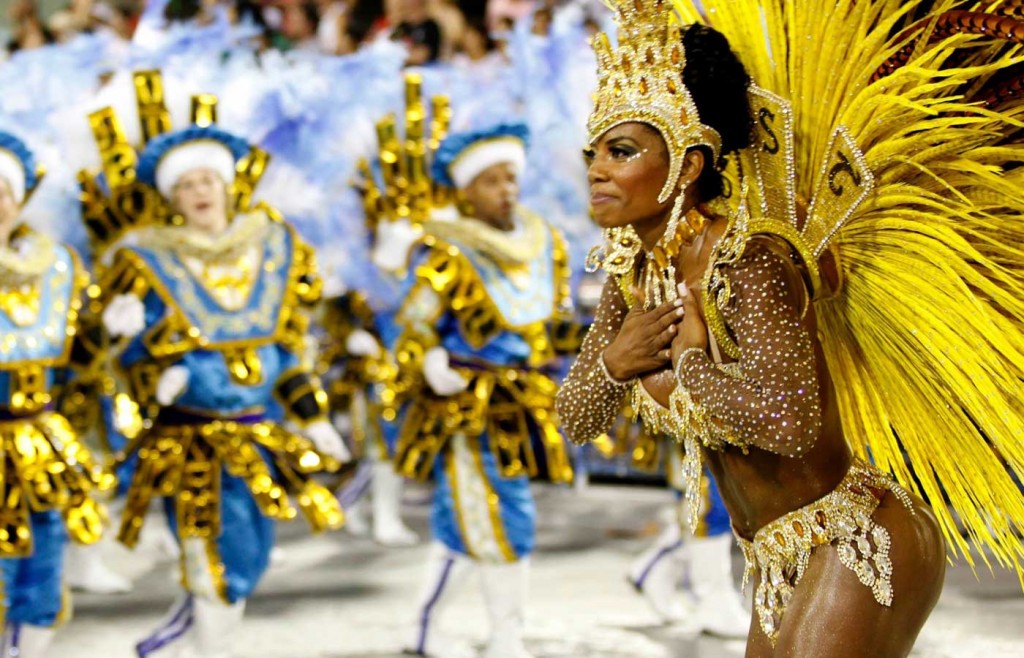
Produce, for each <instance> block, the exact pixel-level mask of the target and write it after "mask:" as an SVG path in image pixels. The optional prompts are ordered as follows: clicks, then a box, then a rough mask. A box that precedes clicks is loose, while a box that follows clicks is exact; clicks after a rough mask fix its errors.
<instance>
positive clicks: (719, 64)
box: [683, 23, 754, 201]
mask: <svg viewBox="0 0 1024 658" xmlns="http://www.w3.org/2000/svg"><path fill="white" fill-rule="evenodd" d="M683 48H684V49H685V50H686V66H685V67H683V84H685V85H686V88H687V89H689V90H690V96H691V97H692V98H693V103H694V105H696V106H697V113H698V114H699V115H700V120H701V123H704V124H706V125H708V126H711V127H712V128H714V129H715V130H717V131H718V134H719V135H720V136H721V138H722V153H721V157H720V158H719V161H718V162H714V161H713V156H712V154H711V149H709V148H708V147H706V146H699V147H697V148H699V149H701V150H702V151H703V152H704V162H705V164H704V169H703V171H701V174H700V177H699V178H698V179H697V191H698V192H699V193H700V198H701V200H702V201H710V200H712V199H714V198H716V197H719V196H721V195H722V193H723V191H724V183H723V179H722V174H721V168H722V167H723V166H724V164H725V163H724V159H725V156H727V155H729V154H730V153H733V152H735V151H738V150H740V149H742V148H746V147H747V146H749V145H750V140H751V135H752V132H753V128H754V120H753V117H752V115H751V111H750V100H749V99H748V98H747V87H748V86H749V85H750V75H749V74H748V73H747V70H746V69H745V68H744V67H743V62H741V61H740V60H739V58H738V57H737V56H736V53H734V52H733V51H732V48H730V47H729V41H728V40H727V39H726V38H725V35H723V34H722V33H721V32H719V31H718V30H715V29H714V28H711V27H708V26H707V25H700V24H696V23H695V24H694V25H691V26H690V27H688V28H687V29H686V31H685V32H683Z"/></svg>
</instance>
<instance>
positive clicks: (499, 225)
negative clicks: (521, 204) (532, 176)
mask: <svg viewBox="0 0 1024 658" xmlns="http://www.w3.org/2000/svg"><path fill="white" fill-rule="evenodd" d="M462 194H463V196H465V198H466V201H468V202H469V205H471V206H472V211H473V216H474V217H475V218H477V219H479V220H481V221H483V222H484V223H486V224H489V225H491V226H493V227H494V228H496V229H500V230H502V231H511V230H512V229H513V228H514V226H515V223H514V221H513V215H514V214H515V209H516V202H517V201H519V175H518V174H517V173H516V168H515V167H514V166H512V165H511V164H508V163H499V164H496V165H491V166H490V167H488V168H487V169H484V170H483V171H481V172H480V173H479V174H477V177H476V178H474V179H473V180H472V181H471V182H470V184H469V185H467V186H466V187H465V188H463V190H462Z"/></svg>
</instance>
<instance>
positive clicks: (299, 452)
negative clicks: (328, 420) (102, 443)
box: [118, 420, 344, 547]
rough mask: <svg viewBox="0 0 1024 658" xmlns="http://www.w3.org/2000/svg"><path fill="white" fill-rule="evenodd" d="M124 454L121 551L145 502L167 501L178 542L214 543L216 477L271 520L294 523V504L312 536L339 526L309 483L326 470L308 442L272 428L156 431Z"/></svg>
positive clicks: (234, 425) (332, 502) (339, 515)
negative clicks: (127, 482) (127, 475)
mask: <svg viewBox="0 0 1024 658" xmlns="http://www.w3.org/2000/svg"><path fill="white" fill-rule="evenodd" d="M130 452H133V453H134V454H137V455H138V459H139V462H138V466H137V468H136V471H135V476H134V479H133V480H132V483H131V488H130V490H129V493H128V497H127V501H126V503H125V511H124V516H123V517H122V521H121V529H120V532H119V534H118V538H119V539H120V540H121V541H122V542H123V543H124V544H125V545H127V546H129V547H131V546H134V545H135V544H136V543H137V542H138V537H139V532H140V531H141V529H142V525H143V522H144V520H145V517H146V512H147V510H148V509H149V504H150V501H151V500H152V498H153V497H163V496H174V497H175V499H176V505H177V518H178V525H179V533H180V535H181V536H182V537H185V538H188V537H195V538H202V539H210V538H216V537H217V536H218V535H219V534H220V499H221V493H220V492H221V474H222V471H226V472H227V473H228V474H229V475H232V476H234V477H237V478H241V479H242V480H244V481H245V483H246V484H247V485H248V487H249V491H250V492H251V493H252V496H253V499H254V500H255V501H256V504H257V505H258V506H259V508H260V510H261V511H262V512H263V513H264V514H265V515H267V516H269V517H271V518H274V519H278V520H291V519H293V518H295V516H296V510H295V506H294V505H293V504H292V501H291V499H294V500H295V502H296V503H298V506H299V509H300V510H301V512H302V513H303V515H304V516H306V519H307V520H308V521H309V524H310V526H311V527H312V528H313V529H314V530H316V531H321V530H327V529H334V528H339V527H341V525H342V524H343V522H344V513H343V512H342V510H341V507H340V505H339V503H338V501H337V499H336V498H335V497H334V496H333V495H331V493H330V491H328V490H327V489H326V488H325V487H324V486H322V485H320V484H318V483H317V482H316V481H315V480H314V479H313V478H312V474H313V473H315V472H317V471H319V470H322V469H323V468H325V467H327V466H331V464H325V460H324V458H322V457H321V456H320V455H319V454H318V453H317V452H316V451H315V449H314V447H313V444H312V443H311V442H310V441H309V440H308V439H306V438H304V437H302V436H299V435H297V434H293V433H291V432H287V431H285V430H284V429H282V428H281V427H279V426H278V425H277V424H275V423H272V422H257V423H240V422H236V421H233V420H210V421H209V422H207V423H203V424H188V425H166V426H165V425H160V424H157V425H156V426H154V428H153V429H152V430H150V431H149V432H147V433H146V434H144V435H142V436H141V437H140V438H139V439H138V441H137V442H136V443H135V444H134V445H133V446H131V449H130ZM265 455H266V457H265Z"/></svg>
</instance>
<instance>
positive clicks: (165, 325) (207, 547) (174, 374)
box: [81, 72, 344, 656]
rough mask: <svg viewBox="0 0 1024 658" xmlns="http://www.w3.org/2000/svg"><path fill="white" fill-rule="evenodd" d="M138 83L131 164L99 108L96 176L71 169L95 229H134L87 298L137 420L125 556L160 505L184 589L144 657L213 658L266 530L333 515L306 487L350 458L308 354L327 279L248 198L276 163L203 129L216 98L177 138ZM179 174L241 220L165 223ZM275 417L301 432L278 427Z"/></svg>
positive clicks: (203, 104) (321, 522) (291, 234)
mask: <svg viewBox="0 0 1024 658" xmlns="http://www.w3.org/2000/svg"><path fill="white" fill-rule="evenodd" d="M135 85H136V89H137V90H138V91H140V92H142V91H145V92H146V93H145V94H143V93H140V94H139V96H140V99H139V110H140V115H142V116H144V117H146V118H147V121H145V122H144V124H143V129H144V131H143V132H144V136H145V138H146V145H145V147H144V149H143V150H142V151H141V152H140V153H139V154H138V155H137V156H136V153H135V151H134V150H133V149H132V147H131V146H130V145H129V144H128V142H127V139H126V138H125V136H124V133H123V130H122V129H121V128H120V125H119V122H118V121H117V118H116V116H114V114H113V112H112V110H110V109H109V108H108V109H104V110H100V111H99V112H97V113H94V114H93V115H91V116H90V121H91V123H92V125H93V129H94V132H95V133H96V137H97V143H98V145H99V147H100V152H101V155H102V157H103V163H104V170H103V176H104V179H103V180H102V181H98V180H96V179H94V178H92V177H91V176H90V175H89V174H83V175H82V177H81V179H82V184H83V195H82V196H83V200H84V205H85V213H84V214H85V220H86V224H87V226H89V227H90V229H91V230H92V231H93V234H94V236H95V237H99V238H101V239H103V240H106V241H108V242H111V241H113V240H111V236H114V235H117V234H119V233H121V234H123V233H125V232H126V231H127V230H128V229H131V230H132V236H131V242H130V246H123V247H122V248H121V249H119V250H117V251H116V255H115V257H114V260H113V263H112V264H111V265H110V266H109V267H108V268H107V269H106V271H105V272H104V275H103V279H102V283H101V286H100V289H101V295H102V298H101V299H100V300H99V302H98V304H97V306H98V307H99V309H102V317H103V324H104V326H105V328H106V329H107V330H108V331H109V332H110V334H111V336H112V337H114V338H116V339H117V340H116V342H115V347H114V350H115V351H114V352H113V354H114V355H115V363H114V365H115V369H116V370H117V371H118V374H119V375H120V380H121V381H122V383H123V385H124V386H125V387H126V388H127V389H128V390H129V392H130V395H131V398H132V399H133V400H134V401H135V402H136V404H137V405H138V407H139V410H140V411H141V415H142V417H143V419H144V421H143V423H142V429H141V431H140V432H139V433H138V434H137V435H135V436H134V437H133V438H132V439H131V441H130V443H129V444H128V446H127V447H126V448H125V449H124V451H123V453H122V454H121V455H119V456H120V458H121V459H122V460H128V459H135V460H136V462H137V463H136V466H135V469H134V475H133V476H132V480H131V483H130V485H129V487H128V492H127V500H126V503H125V510H124V514H123V518H122V520H121V526H120V532H119V539H120V540H121V541H122V542H124V543H125V544H126V545H128V546H134V545H135V543H136V542H137V540H138V537H139V532H140V530H141V527H142V525H143V521H144V519H145V516H146V512H147V510H148V508H149V506H150V503H151V501H152V500H153V499H154V498H162V499H163V502H164V506H165V509H166V511H167V513H168V517H169V520H170V524H171V526H172V528H173V529H174V530H175V532H176V534H177V536H178V538H179V540H180V542H181V544H182V571H183V584H184V586H185V590H186V593H185V595H183V596H182V597H180V598H179V600H178V602H177V603H176V604H175V605H174V607H173V608H172V611H171V614H170V616H169V617H168V618H167V620H166V622H165V623H162V624H161V625H160V626H159V627H158V628H157V629H156V630H155V631H154V632H153V633H152V634H151V635H150V636H149V637H147V638H146V639H144V640H143V641H142V642H140V643H139V644H138V645H137V647H136V649H137V651H138V653H139V655H140V656H149V655H153V654H156V653H158V652H160V651H161V650H162V649H163V648H164V647H168V646H170V645H176V644H177V642H178V640H180V639H183V638H188V639H190V640H194V641H195V643H196V645H197V648H198V649H199V654H200V655H201V656H207V655H211V656H212V655H217V656H220V655H224V654H225V653H226V651H227V649H228V644H229V639H228V638H229V636H230V631H231V630H233V628H234V627H235V626H236V625H237V623H238V621H239V620H240V618H241V614H242V609H243V607H244V603H245V600H246V599H247V598H248V597H249V596H250V594H251V593H252V592H253V590H254V588H255V587H256V586H257V584H258V583H259V581H260V578H261V577H262V575H263V573H264V571H265V570H266V568H267V566H268V564H269V556H270V551H271V549H272V547H273V542H274V525H273V521H274V520H288V519H292V518H294V517H295V516H297V513H298V511H301V512H302V513H303V515H304V516H305V517H306V518H307V520H308V521H309V523H310V525H311V526H312V527H313V528H314V530H324V529H328V528H337V527H339V526H340V525H341V524H342V522H343V518H344V517H343V513H342V511H341V509H340V507H339V505H338V502H337V500H335V498H334V497H333V496H332V495H331V493H330V491H329V490H327V489H326V488H325V487H323V486H322V485H321V484H319V483H318V482H316V481H315V480H314V479H313V478H312V474H313V473H315V472H317V471H321V470H323V469H324V468H332V467H334V466H336V465H337V461H336V458H337V459H342V458H344V448H343V445H342V443H341V440H340V437H338V436H337V433H336V432H334V430H333V429H331V428H330V426H329V424H328V423H327V405H326V402H327V398H326V394H325V393H324V391H323V390H322V388H321V387H320V384H319V381H318V380H317V379H316V378H315V377H314V376H313V375H312V374H311V373H310V369H309V368H307V367H306V365H307V364H305V363H304V362H303V357H304V355H305V345H306V333H307V330H308V326H309V317H308V314H309V311H310V309H311V306H312V305H313V304H314V303H316V302H317V301H318V300H319V298H320V291H321V282H320V279H319V277H318V274H317V268H316V263H315V258H314V254H313V251H312V249H311V248H310V247H309V246H308V245H306V244H304V243H303V242H302V240H301V239H300V238H299V237H298V235H297V234H296V233H295V231H294V230H293V229H292V228H291V227H290V226H289V225H288V224H287V223H286V222H284V221H283V219H282V218H281V217H279V216H278V214H277V213H276V212H275V211H273V210H272V209H271V208H269V207H266V206H263V205H253V204H252V203H251V192H252V190H253V188H254V186H255V184H256V183H257V182H258V180H259V178H260V176H261V174H262V172H263V170H264V167H265V165H266V163H267V160H268V157H269V156H268V155H267V154H266V153H265V152H263V151H262V150H260V149H258V148H253V147H250V146H249V144H248V143H246V142H245V140H242V139H240V138H238V137H235V136H233V135H230V134H228V133H226V132H224V131H222V130H219V129H218V128H216V127H215V126H214V125H213V117H214V116H215V102H216V101H215V99H214V98H213V97H211V96H208V95H203V96H197V97H194V98H193V116H192V123H193V125H192V126H190V127H188V128H185V129H182V130H177V131H173V132H172V131H170V120H169V115H168V114H167V110H166V108H165V107H164V105H163V91H162V85H161V81H160V78H159V74H156V73H154V72H140V73H136V74H135ZM190 172H206V173H203V174H202V175H203V176H206V177H207V179H208V180H212V177H211V174H212V175H213V176H215V177H216V178H219V179H220V180H221V181H222V182H223V184H224V187H225V190H226V192H227V194H228V197H229V199H228V205H227V206H226V207H225V209H224V212H225V213H226V215H225V216H222V217H221V219H228V218H230V217H231V214H233V215H234V217H233V219H231V221H230V223H228V224H227V228H226V229H224V230H222V231H214V232H204V231H202V230H200V229H199V228H196V227H195V226H193V225H192V224H190V223H189V221H190V220H189V219H188V218H187V217H185V218H183V219H184V222H182V221H180V219H182V218H178V219H175V218H173V217H172V216H171V209H170V207H169V204H168V200H169V199H170V197H171V196H172V194H173V193H174V189H175V186H176V184H177V181H178V180H179V179H181V178H183V177H184V176H185V175H186V174H188V173H190ZM104 191H106V193H104ZM126 198H130V199H131V200H132V201H131V202H127V201H126ZM129 204H130V205H132V209H133V210H134V211H135V212H134V214H132V215H126V214H125V213H124V209H125V207H126V205H129ZM130 318H137V319H134V320H131V319H130ZM286 418H287V420H289V421H290V422H293V423H295V424H296V425H298V426H299V427H300V428H301V431H302V433H303V434H305V435H307V436H308V437H310V438H306V436H301V435H299V434H296V433H293V432H291V431H289V430H286V429H285V428H284V427H283V426H282V425H281V424H280V422H281V421H283V420H285V419H286ZM327 451H329V452H330V453H331V454H321V452H327ZM293 501H294V502H293Z"/></svg>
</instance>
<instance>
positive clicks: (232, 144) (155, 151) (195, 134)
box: [135, 126, 250, 186]
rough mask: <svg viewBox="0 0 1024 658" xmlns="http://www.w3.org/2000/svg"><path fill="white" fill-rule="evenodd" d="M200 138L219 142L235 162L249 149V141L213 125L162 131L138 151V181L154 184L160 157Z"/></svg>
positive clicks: (136, 172)
mask: <svg viewBox="0 0 1024 658" xmlns="http://www.w3.org/2000/svg"><path fill="white" fill-rule="evenodd" d="M200 140H213V141H215V142H220V143H221V144H223V145H224V146H226V147H227V148H228V150H229V151H231V155H232V156H234V158H235V161H236V162H237V161H238V160H240V159H242V158H243V157H244V156H245V155H246V154H247V153H249V150H250V147H249V142H247V141H245V140H244V139H242V138H241V137H237V136H235V135H232V134H231V133H229V132H225V131H223V130H221V129H220V128H215V127H213V126H190V127H188V128H184V129H182V130H176V131H174V132H169V133H164V134H163V135H158V136H156V137H154V138H153V139H151V140H149V143H148V144H146V147H145V148H144V149H142V152H141V153H139V164H138V166H137V167H136V169H135V175H136V177H137V178H138V180H139V182H141V183H145V184H146V185H151V186H155V185H156V168H157V165H158V164H160V160H161V158H163V157H164V156H165V155H167V152H168V151H170V150H171V149H173V148H176V147H178V146H181V145H182V144H187V143H188V142H195V141H200Z"/></svg>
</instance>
